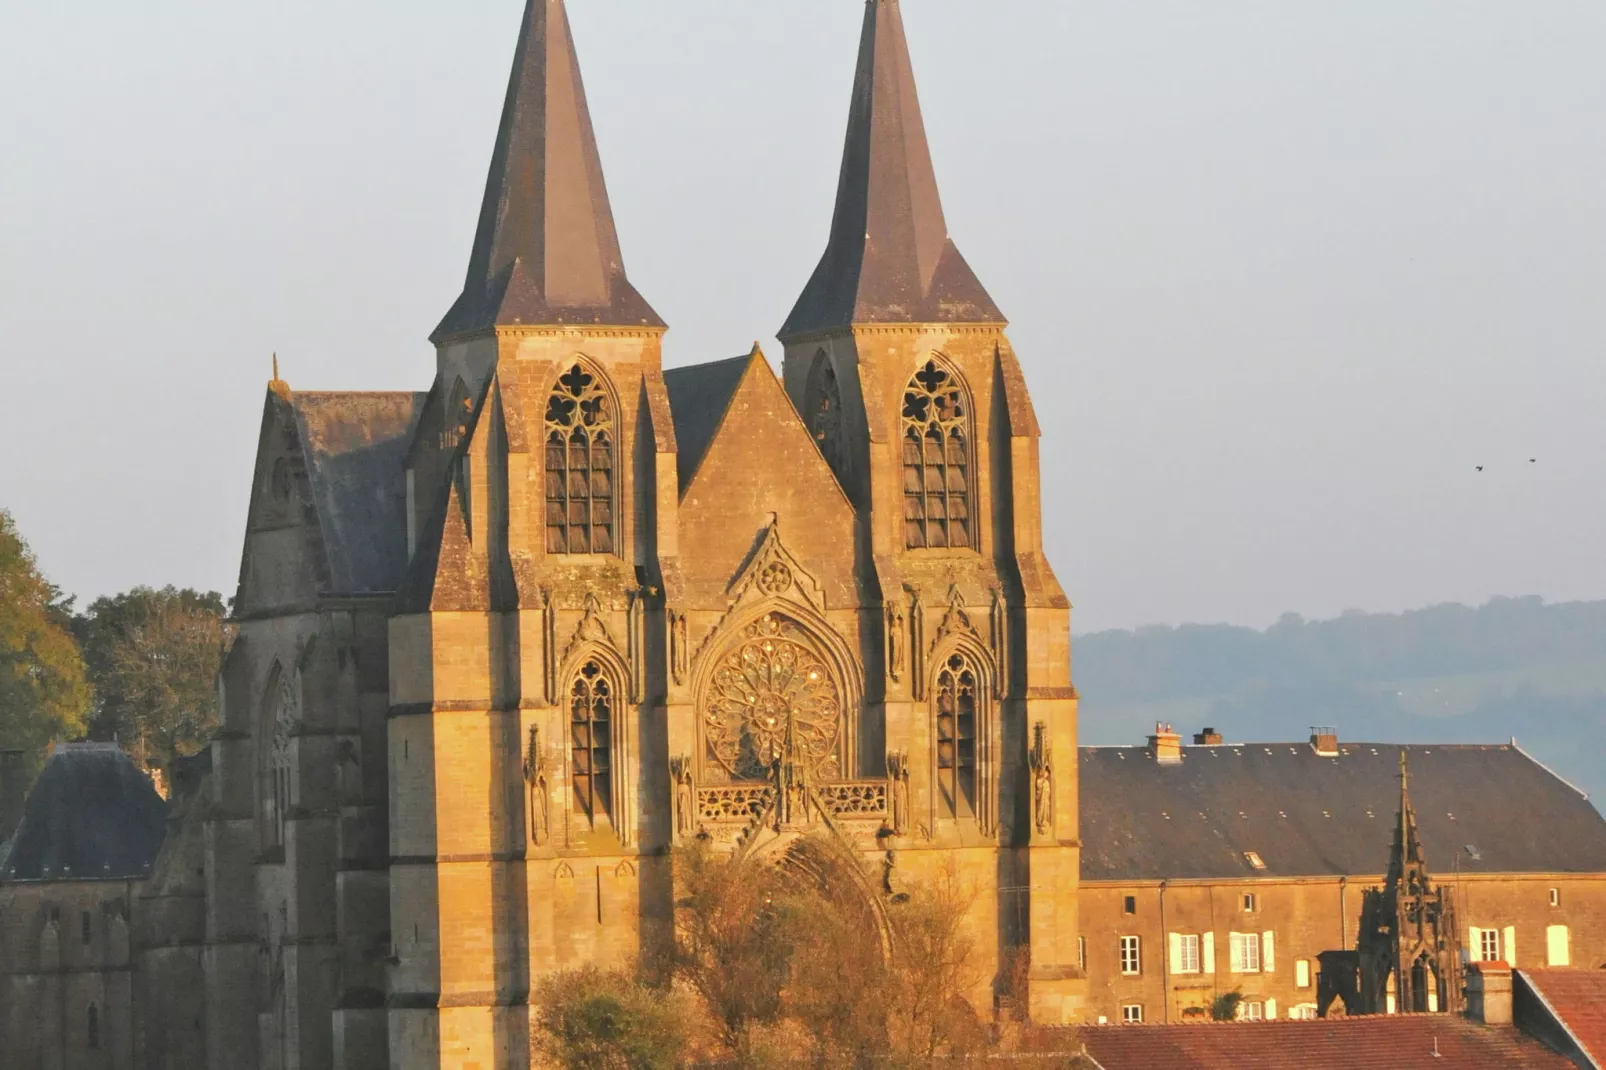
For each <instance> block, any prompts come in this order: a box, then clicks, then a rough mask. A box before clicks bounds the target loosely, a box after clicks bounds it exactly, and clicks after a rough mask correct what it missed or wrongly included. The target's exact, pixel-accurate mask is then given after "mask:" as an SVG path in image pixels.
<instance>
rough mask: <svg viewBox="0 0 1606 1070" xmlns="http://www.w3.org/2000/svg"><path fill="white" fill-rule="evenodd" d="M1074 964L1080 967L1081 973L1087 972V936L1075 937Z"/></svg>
mask: <svg viewBox="0 0 1606 1070" xmlns="http://www.w3.org/2000/svg"><path fill="white" fill-rule="evenodd" d="M1076 965H1077V966H1079V967H1080V968H1081V970H1082V972H1083V973H1086V972H1087V937H1085V936H1078V937H1077V938H1076Z"/></svg>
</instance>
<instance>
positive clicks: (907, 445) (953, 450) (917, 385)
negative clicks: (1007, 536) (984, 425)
mask: <svg viewBox="0 0 1606 1070" xmlns="http://www.w3.org/2000/svg"><path fill="white" fill-rule="evenodd" d="M968 424H969V414H968V413H967V412H966V411H965V395H964V391H963V390H962V389H961V387H960V385H959V382H958V380H957V379H956V378H955V377H954V376H952V375H950V374H949V373H948V372H947V371H945V370H943V369H942V368H940V367H938V366H937V362H936V361H927V362H926V366H925V367H924V368H921V369H920V370H919V371H918V372H916V373H915V376H914V378H913V379H910V380H909V387H908V389H907V390H906V391H905V393H904V395H903V520H904V544H905V545H906V546H908V547H909V548H911V549H919V548H922V547H938V548H941V547H954V546H966V547H968V546H972V545H974V540H973V539H972V538H971V516H970V475H969V472H970V433H969V429H968Z"/></svg>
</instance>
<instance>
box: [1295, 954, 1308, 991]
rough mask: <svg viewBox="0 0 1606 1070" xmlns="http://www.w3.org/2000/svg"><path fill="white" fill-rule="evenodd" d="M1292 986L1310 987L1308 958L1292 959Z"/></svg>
mask: <svg viewBox="0 0 1606 1070" xmlns="http://www.w3.org/2000/svg"><path fill="white" fill-rule="evenodd" d="M1294 987H1295V988H1309V987H1310V959H1295V960H1294Z"/></svg>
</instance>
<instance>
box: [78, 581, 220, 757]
mask: <svg viewBox="0 0 1606 1070" xmlns="http://www.w3.org/2000/svg"><path fill="white" fill-rule="evenodd" d="M227 616H228V613H227V609H226V608H225V606H224V604H223V598H222V596H221V595H219V594H217V593H216V592H207V593H204V594H203V593H200V592H198V591H191V590H178V589H176V588H173V587H164V588H162V589H161V590H154V589H152V588H150V587H136V588H134V589H133V590H131V591H126V592H124V593H122V594H119V595H114V596H111V597H108V598H97V599H95V601H94V602H93V603H92V604H91V605H90V607H89V610H88V612H87V613H85V614H84V615H83V616H81V617H79V618H78V619H77V621H76V622H75V626H76V629H77V631H78V635H79V637H80V639H81V640H82V642H83V648H84V659H85V660H86V661H87V662H88V665H89V678H90V682H91V683H93V684H94V687H95V692H96V695H97V702H96V705H95V710H94V713H93V716H92V718H91V722H90V734H91V735H92V736H93V737H94V738H96V739H104V740H113V741H115V742H117V743H119V744H121V745H122V747H123V749H124V750H126V751H128V753H129V754H131V755H132V756H133V757H134V759H135V760H136V761H138V762H140V763H147V762H154V763H157V764H160V765H163V766H166V765H167V764H168V763H169V762H171V761H172V760H173V759H174V758H177V757H179V756H182V755H188V754H193V753H195V752H196V751H197V750H199V749H200V748H201V747H203V746H205V745H206V743H207V740H208V739H209V738H210V737H211V734H212V732H213V730H214V729H216V727H217V724H218V712H219V711H218V694H217V673H218V670H219V669H220V668H221V667H222V664H223V655H224V654H225V653H226V652H227V650H228V646H229V643H230V642H231V641H232V639H233V635H234V629H233V626H232V625H230V624H229V623H228V622H227Z"/></svg>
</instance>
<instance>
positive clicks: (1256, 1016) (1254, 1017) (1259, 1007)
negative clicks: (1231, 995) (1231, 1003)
mask: <svg viewBox="0 0 1606 1070" xmlns="http://www.w3.org/2000/svg"><path fill="white" fill-rule="evenodd" d="M1238 1020H1239V1021H1242V1022H1264V1021H1265V1020H1266V1004H1265V1003H1264V1002H1263V1001H1261V1000H1258V999H1253V1000H1251V999H1246V1000H1244V1001H1243V1002H1242V1003H1240V1004H1238Z"/></svg>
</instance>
